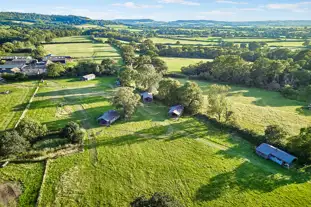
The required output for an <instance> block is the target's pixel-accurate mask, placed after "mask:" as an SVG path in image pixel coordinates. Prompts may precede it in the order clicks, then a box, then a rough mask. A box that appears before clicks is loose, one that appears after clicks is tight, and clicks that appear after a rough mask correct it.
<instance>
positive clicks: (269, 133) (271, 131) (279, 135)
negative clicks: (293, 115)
mask: <svg viewBox="0 0 311 207" xmlns="http://www.w3.org/2000/svg"><path fill="white" fill-rule="evenodd" d="M286 136H287V132H286V131H284V130H283V129H282V128H281V127H280V126H278V125H269V126H267V127H266V129H265V137H266V139H267V142H268V143H270V144H274V145H278V146H282V144H283V143H284V140H285V138H286Z"/></svg>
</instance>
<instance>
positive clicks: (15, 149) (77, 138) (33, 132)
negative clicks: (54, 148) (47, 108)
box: [0, 119, 85, 158]
mask: <svg viewBox="0 0 311 207" xmlns="http://www.w3.org/2000/svg"><path fill="white" fill-rule="evenodd" d="M48 133H49V130H48V128H47V127H46V125H43V124H41V123H39V122H38V121H35V120H32V119H23V120H21V122H20V123H19V125H18V126H17V127H16V129H14V130H9V131H5V132H2V133H1V134H0V156H1V157H6V158H7V157H12V156H18V155H22V154H25V153H26V152H27V150H30V149H32V146H33V145H34V144H35V143H36V142H37V141H39V140H41V139H42V138H44V137H45V136H46V135H47V134H48ZM59 134H60V136H61V137H63V138H66V139H68V141H69V142H70V143H72V144H82V143H83V138H84V136H85V130H84V129H83V128H81V127H80V126H79V125H78V124H77V123H74V122H69V123H68V124H67V125H66V126H65V127H64V128H63V129H62V130H61V131H60V133H59Z"/></svg>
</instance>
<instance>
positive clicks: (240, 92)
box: [181, 80, 311, 135]
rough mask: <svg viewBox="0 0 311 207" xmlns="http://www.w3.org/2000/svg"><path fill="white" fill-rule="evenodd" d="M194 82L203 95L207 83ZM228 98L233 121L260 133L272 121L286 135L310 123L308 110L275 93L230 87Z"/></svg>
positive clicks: (296, 102)
mask: <svg viewBox="0 0 311 207" xmlns="http://www.w3.org/2000/svg"><path fill="white" fill-rule="evenodd" d="M181 81H182V82H184V81H185V80H181ZM196 82H197V83H198V84H199V85H200V87H201V88H202V90H203V91H204V93H205V94H207V90H208V86H210V85H211V83H209V82H205V81H196ZM228 100H229V102H230V105H231V110H233V111H234V113H235V116H236V121H237V123H238V124H239V125H240V126H241V127H242V128H248V129H253V130H255V131H256V132H259V133H261V134H263V133H264V129H265V127H266V126H268V125H273V124H278V125H280V126H282V128H283V129H285V130H286V131H288V132H289V134H290V135H297V134H298V133H299V130H300V128H302V127H307V126H310V125H311V116H310V115H311V112H310V111H308V110H302V106H304V103H303V102H299V101H295V100H289V99H286V98H284V97H283V96H282V95H281V94H280V93H279V92H271V91H266V90H263V89H258V88H247V87H240V86H231V92H230V95H229V97H228Z"/></svg>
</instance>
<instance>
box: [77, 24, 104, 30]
mask: <svg viewBox="0 0 311 207" xmlns="http://www.w3.org/2000/svg"><path fill="white" fill-rule="evenodd" d="M75 27H77V28H79V29H94V28H102V26H99V25H93V24H81V25H75Z"/></svg>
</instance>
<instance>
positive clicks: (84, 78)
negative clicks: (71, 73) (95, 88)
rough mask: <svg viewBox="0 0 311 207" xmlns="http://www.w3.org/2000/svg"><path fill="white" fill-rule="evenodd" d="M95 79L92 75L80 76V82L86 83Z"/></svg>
mask: <svg viewBox="0 0 311 207" xmlns="http://www.w3.org/2000/svg"><path fill="white" fill-rule="evenodd" d="M95 78H96V76H95V75H94V74H88V75H85V76H82V77H81V80H83V81H88V80H93V79H95Z"/></svg>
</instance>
